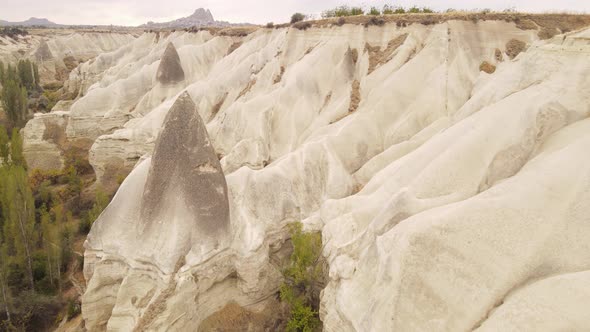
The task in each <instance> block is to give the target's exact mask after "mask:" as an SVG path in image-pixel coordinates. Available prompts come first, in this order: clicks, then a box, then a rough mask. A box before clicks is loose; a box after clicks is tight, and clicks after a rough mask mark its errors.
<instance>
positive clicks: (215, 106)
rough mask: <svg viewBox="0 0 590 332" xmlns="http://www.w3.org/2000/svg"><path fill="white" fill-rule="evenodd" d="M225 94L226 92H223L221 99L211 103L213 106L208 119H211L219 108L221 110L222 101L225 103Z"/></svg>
mask: <svg viewBox="0 0 590 332" xmlns="http://www.w3.org/2000/svg"><path fill="white" fill-rule="evenodd" d="M227 95H228V92H226V93H224V94H223V96H222V97H221V99H220V100H219V101H218V102H217V103H215V105H213V107H212V108H211V116H210V117H209V121H211V120H213V118H214V117H215V116H216V115H217V113H219V110H221V106H223V103H225V99H226V98H227Z"/></svg>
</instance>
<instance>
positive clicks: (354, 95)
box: [348, 80, 361, 113]
mask: <svg viewBox="0 0 590 332" xmlns="http://www.w3.org/2000/svg"><path fill="white" fill-rule="evenodd" d="M360 103H361V83H360V82H359V81H358V80H354V81H353V82H352V89H351V91H350V105H349V106H348V113H354V112H355V111H356V110H357V108H358V107H359V104H360Z"/></svg>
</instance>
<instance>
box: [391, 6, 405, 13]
mask: <svg viewBox="0 0 590 332" xmlns="http://www.w3.org/2000/svg"><path fill="white" fill-rule="evenodd" d="M393 13H394V14H405V13H406V10H405V9H404V7H397V8H395V10H394V11H393Z"/></svg>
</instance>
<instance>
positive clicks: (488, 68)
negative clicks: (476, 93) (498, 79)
mask: <svg viewBox="0 0 590 332" xmlns="http://www.w3.org/2000/svg"><path fill="white" fill-rule="evenodd" d="M479 70H480V71H483V72H485V73H488V74H493V73H494V72H495V71H496V66H494V65H493V64H491V63H489V62H487V61H484V62H482V63H481V65H479Z"/></svg>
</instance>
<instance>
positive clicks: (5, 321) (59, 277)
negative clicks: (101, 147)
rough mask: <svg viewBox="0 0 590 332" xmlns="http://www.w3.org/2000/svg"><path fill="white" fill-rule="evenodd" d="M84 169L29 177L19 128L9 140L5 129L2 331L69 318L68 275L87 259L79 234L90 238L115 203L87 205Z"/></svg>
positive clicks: (0, 211)
mask: <svg viewBox="0 0 590 332" xmlns="http://www.w3.org/2000/svg"><path fill="white" fill-rule="evenodd" d="M83 167H85V165H84V163H83V162H81V161H79V160H77V159H76V158H75V157H73V156H69V157H68V158H67V162H66V166H65V167H64V169H63V170H60V171H40V170H32V171H31V172H30V175H29V173H28V172H27V164H26V160H25V158H24V155H23V143H22V138H21V136H20V134H19V131H18V129H17V128H14V129H13V130H12V132H11V135H8V132H7V130H6V129H5V128H4V127H2V126H0V310H1V311H0V330H3V331H4V330H6V331H12V330H15V331H23V330H44V329H46V328H47V326H51V325H53V324H54V323H55V320H56V317H59V315H60V314H61V315H64V313H63V309H64V307H66V304H67V301H68V299H66V298H64V297H63V296H62V290H64V289H66V288H67V287H69V286H71V285H69V284H67V283H69V281H68V278H67V276H66V273H67V272H69V273H72V272H74V271H71V270H72V266H73V264H72V262H76V261H77V260H79V263H78V264H76V265H77V266H78V267H80V266H81V265H82V261H81V260H82V259H83V258H82V257H76V256H75V254H74V251H73V245H74V241H75V240H76V235H78V234H80V235H84V234H86V233H87V232H88V231H89V229H90V225H91V224H92V222H93V221H94V220H95V219H96V218H97V217H98V215H100V213H101V212H102V210H103V209H104V208H105V207H106V205H107V204H108V202H109V199H108V197H107V196H106V195H105V194H104V193H102V192H101V191H98V192H97V194H96V198H95V199H94V203H93V204H92V202H90V207H89V208H85V207H84V206H83V204H82V203H81V198H80V197H81V194H82V191H83V190H84V188H85V187H84V186H85V183H84V181H83V179H82V178H81V172H82V170H81V169H82V168H83ZM69 301H70V302H72V301H73V300H71V299H70V300H69ZM69 306H70V307H72V303H69ZM75 307H76V308H78V310H79V304H78V303H76V304H75ZM68 311H69V313H68V314H67V315H72V314H76V313H77V312H71V311H72V310H68Z"/></svg>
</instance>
